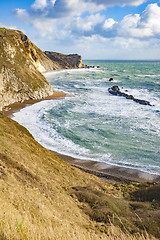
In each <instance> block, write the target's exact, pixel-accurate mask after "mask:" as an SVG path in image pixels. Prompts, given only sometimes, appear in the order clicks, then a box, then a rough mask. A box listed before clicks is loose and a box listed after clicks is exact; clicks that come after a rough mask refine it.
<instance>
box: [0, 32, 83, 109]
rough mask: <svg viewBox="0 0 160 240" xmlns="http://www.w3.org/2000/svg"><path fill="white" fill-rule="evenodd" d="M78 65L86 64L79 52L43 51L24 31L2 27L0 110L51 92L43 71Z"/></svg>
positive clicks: (0, 41) (0, 38)
mask: <svg viewBox="0 0 160 240" xmlns="http://www.w3.org/2000/svg"><path fill="white" fill-rule="evenodd" d="M79 67H84V65H83V64H82V58H81V56H79V55H77V54H71V55H64V54H60V53H54V52H45V53H44V52H42V51H41V50H40V49H39V48H38V47H36V46H35V45H34V44H33V43H32V42H31V41H30V40H29V39H28V37H27V36H26V35H25V34H24V33H23V32H21V31H17V30H10V29H5V28H0V111H1V110H2V108H3V107H5V106H7V105H9V104H12V103H14V102H23V101H24V100H28V99H41V98H45V97H47V96H49V95H52V93H53V89H52V87H51V86H50V84H49V83H48V82H47V81H46V79H45V77H44V76H43V75H42V74H41V73H42V72H46V71H52V70H60V69H66V68H79Z"/></svg>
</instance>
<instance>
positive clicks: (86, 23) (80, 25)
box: [72, 13, 105, 32]
mask: <svg viewBox="0 0 160 240" xmlns="http://www.w3.org/2000/svg"><path fill="white" fill-rule="evenodd" d="M104 20H105V16H102V15H100V14H99V13H97V14H95V15H93V14H92V15H90V16H88V17H85V18H81V17H77V18H75V19H74V23H72V24H73V25H74V29H76V30H78V31H84V32H85V31H86V32H87V31H93V30H94V27H95V26H96V25H97V24H102V23H103V22H104ZM72 28H73V26H72Z"/></svg>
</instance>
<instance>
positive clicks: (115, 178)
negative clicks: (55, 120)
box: [3, 92, 160, 183]
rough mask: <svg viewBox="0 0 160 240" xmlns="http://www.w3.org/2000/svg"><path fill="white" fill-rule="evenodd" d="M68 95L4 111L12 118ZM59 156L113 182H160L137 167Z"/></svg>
mask: <svg viewBox="0 0 160 240" xmlns="http://www.w3.org/2000/svg"><path fill="white" fill-rule="evenodd" d="M63 97H66V94H65V93H63V92H54V94H53V95H51V96H49V97H47V98H45V99H39V100H27V101H24V102H23V103H14V104H11V105H9V106H7V107H6V108H4V110H3V113H4V114H5V115H6V116H8V117H10V118H12V116H13V113H15V112H18V111H20V109H22V108H24V107H27V106H29V105H32V104H35V103H37V102H40V101H45V100H52V99H57V98H63ZM54 153H55V154H56V155H57V156H58V157H59V158H61V159H63V160H64V161H65V162H67V163H68V164H70V165H72V166H74V167H77V168H79V169H81V170H83V171H85V172H88V173H90V174H94V175H96V176H98V177H99V178H101V179H102V180H107V181H111V182H121V183H129V182H141V183H142V182H148V181H149V182H150V181H151V182H160V176H159V175H155V174H150V173H147V172H143V171H139V170H136V169H131V168H125V167H119V166H115V165H111V164H107V163H104V162H98V161H91V160H81V159H78V158H73V157H70V156H66V155H63V154H60V153H58V152H54Z"/></svg>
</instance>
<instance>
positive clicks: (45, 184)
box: [0, 113, 160, 240]
mask: <svg viewBox="0 0 160 240" xmlns="http://www.w3.org/2000/svg"><path fill="white" fill-rule="evenodd" d="M148 187H149V189H148ZM150 190H151V191H152V193H153V194H152V195H151V197H150ZM159 190H160V186H159V185H158V184H152V183H151V184H149V183H148V184H143V185H141V184H129V185H126V184H118V183H107V182H103V181H101V180H99V179H98V178H97V177H95V176H93V175H90V174H87V173H84V172H82V171H81V170H79V169H76V168H74V167H72V166H70V165H68V164H66V163H65V162H64V161H62V160H61V159H59V158H58V157H57V156H56V155H55V154H54V153H52V152H51V151H48V150H46V149H45V148H43V147H42V146H41V145H40V144H38V143H37V142H36V141H35V140H34V139H33V137H32V136H31V134H30V133H29V132H28V131H27V130H26V129H25V128H24V127H22V126H21V125H19V124H18V123H16V122H15V121H13V120H11V119H9V118H7V117H5V116H4V115H3V114H1V113H0V191H1V194H0V239H2V240H3V239H4V240H5V239H15V240H16V239H17V240H19V239H56V240H57V239H73V240H74V239H80V240H83V239H96V240H97V239H111V240H112V239H155V238H154V237H157V238H160V235H159V234H160V229H159V226H160V222H159V219H160V205H159V203H160V199H159V195H158V194H157V191H159ZM146 231H147V232H148V233H149V234H151V235H152V237H151V236H150V235H148V234H147V233H146ZM153 236H154V237H153Z"/></svg>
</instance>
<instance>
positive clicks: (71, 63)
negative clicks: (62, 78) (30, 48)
mask: <svg viewBox="0 0 160 240" xmlns="http://www.w3.org/2000/svg"><path fill="white" fill-rule="evenodd" d="M45 54H46V55H47V56H48V57H49V58H50V59H51V60H52V61H53V62H56V63H58V64H59V65H60V66H61V68H63V69H64V68H65V69H67V68H83V67H84V65H83V64H82V57H81V56H80V55H78V54H69V55H65V54H62V53H56V52H50V51H45Z"/></svg>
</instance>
